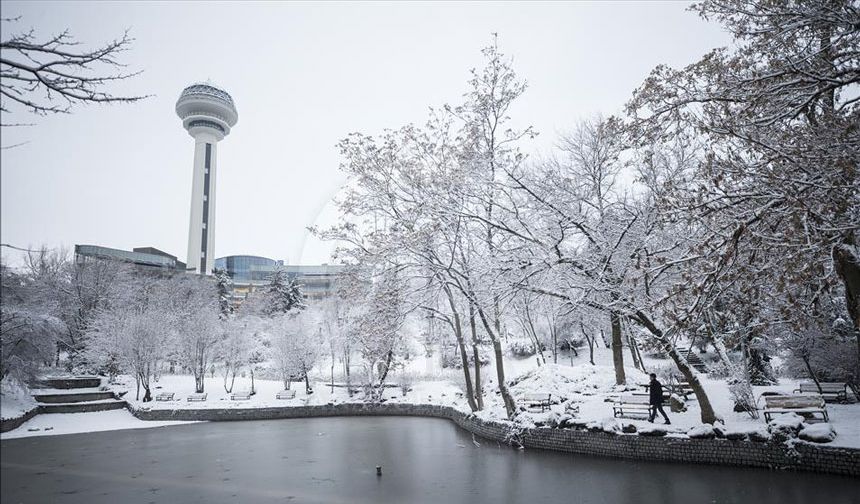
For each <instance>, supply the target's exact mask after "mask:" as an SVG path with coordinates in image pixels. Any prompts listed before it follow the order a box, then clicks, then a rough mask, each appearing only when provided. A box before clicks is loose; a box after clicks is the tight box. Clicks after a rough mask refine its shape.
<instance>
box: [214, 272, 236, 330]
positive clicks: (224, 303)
mask: <svg viewBox="0 0 860 504" xmlns="http://www.w3.org/2000/svg"><path fill="white" fill-rule="evenodd" d="M213 276H214V277H215V286H216V288H217V289H218V307H219V309H220V310H221V318H222V319H226V318H229V317H230V316H231V315H232V314H233V302H232V300H231V299H230V296H231V294H232V293H233V279H232V278H230V275H228V274H227V272H226V271H224V270H221V269H216V270H215V271H214V275H213Z"/></svg>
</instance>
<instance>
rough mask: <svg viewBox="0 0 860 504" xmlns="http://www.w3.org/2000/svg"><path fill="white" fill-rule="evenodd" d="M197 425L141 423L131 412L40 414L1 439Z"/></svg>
mask: <svg viewBox="0 0 860 504" xmlns="http://www.w3.org/2000/svg"><path fill="white" fill-rule="evenodd" d="M187 423H194V422H173V421H171V422H156V421H152V422H150V421H144V420H138V419H137V418H135V417H134V415H132V414H131V413H129V412H128V411H127V410H124V409H121V410H113V411H99V412H95V413H54V414H50V415H36V416H35V417H33V418H31V419H30V420H27V421H26V422H24V424H23V425H21V426H20V427H18V428H17V429H15V430H12V431H9V432H4V433H3V434H0V439H13V438H21V437H29V436H57V435H60V434H78V433H81V432H99V431H112V430H121V429H146V428H151V427H163V426H166V425H181V424H187Z"/></svg>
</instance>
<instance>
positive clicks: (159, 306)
mask: <svg viewBox="0 0 860 504" xmlns="http://www.w3.org/2000/svg"><path fill="white" fill-rule="evenodd" d="M167 282H168V280H166V279H164V278H160V277H158V276H154V275H139V276H137V277H134V278H133V279H131V280H129V281H128V282H127V283H126V284H125V285H124V286H123V287H124V288H123V290H124V294H125V295H124V297H123V299H122V300H121V301H119V300H118V301H116V302H115V303H113V304H112V306H111V307H110V308H103V309H101V310H99V311H98V313H97V314H96V316H95V317H94V318H93V320H92V322H91V324H90V325H89V329H88V331H87V336H88V338H87V347H86V353H85V355H84V356H85V357H86V358H87V359H88V360H89V361H90V362H92V363H93V364H95V365H106V364H110V363H114V362H115V363H117V364H118V368H119V369H121V370H123V371H125V372H128V373H131V374H132V375H133V376H134V378H135V382H136V384H137V392H136V395H135V398H136V399H140V389H141V387H143V390H144V395H143V400H144V401H151V400H152V393H151V387H150V380H151V379H152V377H153V375H154V374H155V371H156V367H157V366H158V364H159V362H161V361H163V360H164V358H165V357H166V356H167V354H168V352H169V351H170V349H171V343H173V341H172V340H173V338H174V335H175V331H176V322H175V314H176V312H175V310H174V309H173V303H174V301H173V300H172V299H171V297H170V294H171V289H170V288H169V286H168V285H166V284H167Z"/></svg>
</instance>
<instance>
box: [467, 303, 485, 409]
mask: <svg viewBox="0 0 860 504" xmlns="http://www.w3.org/2000/svg"><path fill="white" fill-rule="evenodd" d="M475 324H476V321H475V306H474V305H473V304H472V303H469V328H470V329H471V331H472V356H473V358H474V359H475V402H476V403H477V406H478V410H482V409H484V392H483V390H482V386H481V355H480V352H479V351H478V330H477V328H476V327H475Z"/></svg>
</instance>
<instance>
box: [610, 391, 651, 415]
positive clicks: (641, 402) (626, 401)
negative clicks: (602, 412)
mask: <svg viewBox="0 0 860 504" xmlns="http://www.w3.org/2000/svg"><path fill="white" fill-rule="evenodd" d="M630 415H642V416H646V417H647V416H650V415H651V401H650V398H649V397H648V395H647V394H621V396H620V397H619V398H618V402H615V403H613V404H612V416H614V417H620V416H630Z"/></svg>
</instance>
